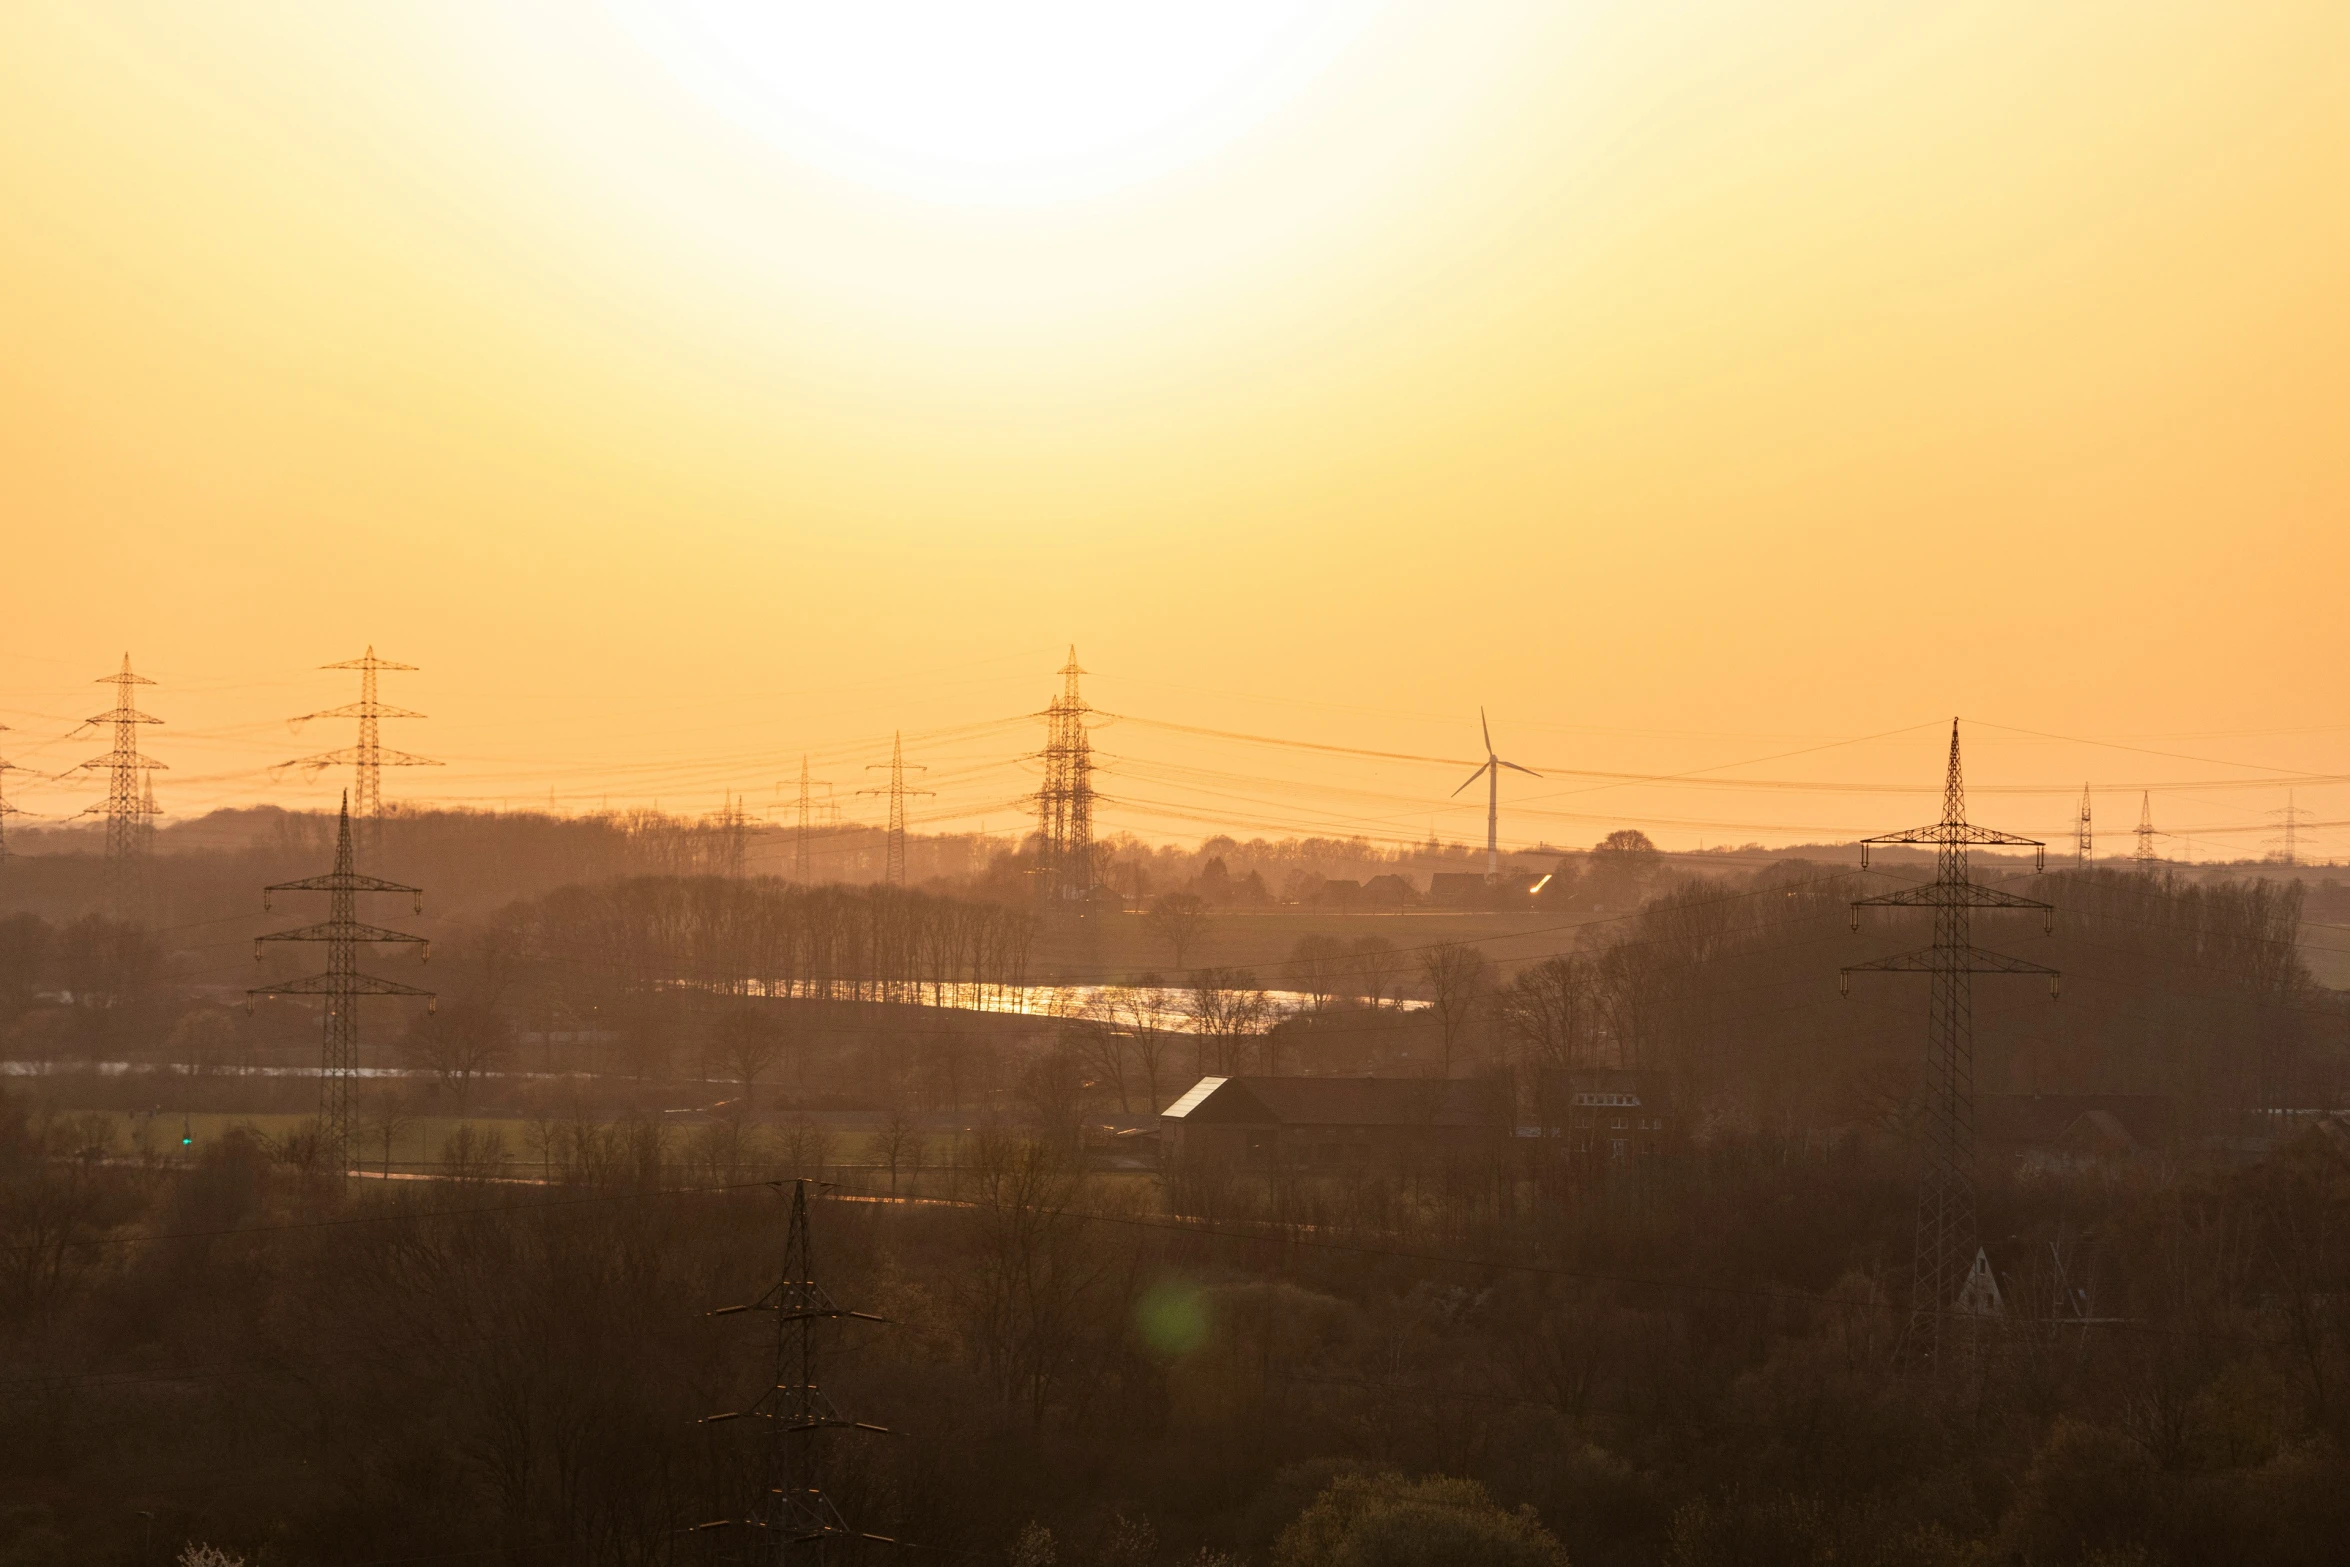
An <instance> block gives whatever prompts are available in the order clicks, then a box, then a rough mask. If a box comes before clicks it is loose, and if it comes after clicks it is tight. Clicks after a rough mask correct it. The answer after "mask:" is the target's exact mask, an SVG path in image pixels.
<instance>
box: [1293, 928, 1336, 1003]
mask: <svg viewBox="0 0 2350 1567" xmlns="http://www.w3.org/2000/svg"><path fill="white" fill-rule="evenodd" d="M1347 967H1348V965H1347V953H1346V944H1345V943H1344V942H1342V941H1340V940H1339V939H1338V938H1337V937H1336V936H1324V935H1319V934H1316V935H1311V936H1300V937H1298V938H1297V945H1296V946H1294V947H1292V948H1290V949H1289V967H1288V970H1287V973H1288V976H1289V983H1290V985H1291V987H1292V988H1293V989H1295V990H1296V991H1298V992H1299V993H1300V994H1301V995H1303V996H1304V997H1305V998H1306V1004H1307V1005H1308V1006H1309V1007H1311V1008H1312V1009H1313V1010H1314V1011H1316V1012H1321V1011H1325V1010H1327V1009H1328V1008H1329V1006H1330V1003H1331V1002H1333V1001H1335V1000H1336V999H1338V993H1339V992H1340V991H1341V990H1343V989H1345V988H1346V983H1347V978H1348V975H1347Z"/></svg>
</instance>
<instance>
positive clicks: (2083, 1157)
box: [1975, 1094, 2178, 1167]
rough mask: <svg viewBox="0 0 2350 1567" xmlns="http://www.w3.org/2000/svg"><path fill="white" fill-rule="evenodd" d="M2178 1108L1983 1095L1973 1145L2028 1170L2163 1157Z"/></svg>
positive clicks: (2127, 1097) (2131, 1101) (2101, 1099)
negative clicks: (2153, 1156)
mask: <svg viewBox="0 0 2350 1567" xmlns="http://www.w3.org/2000/svg"><path fill="white" fill-rule="evenodd" d="M2177 1136H2178V1106H2177V1105H2176V1103H2174V1102H2173V1101H2172V1100H2171V1099H2169V1098H2168V1097H2166V1096H2164V1095H2161V1094H1982V1095H1979V1096H1977V1098H1976V1100H1975V1140H1976V1142H1977V1143H1978V1144H1980V1145H1981V1146H1982V1148H1983V1150H1984V1152H1986V1153H1989V1154H1993V1155H2003V1156H2005V1157H2007V1158H2010V1159H2013V1160H2015V1161H2016V1162H2017V1163H2019V1164H2023V1165H2026V1166H2033V1167H2078V1166H2082V1165H2090V1164H2109V1163H2115V1162H2120V1161H2127V1160H2132V1159H2141V1158H2145V1157H2148V1156H2150V1155H2154V1154H2160V1153H2164V1152H2167V1151H2168V1150H2169V1149H2170V1148H2171V1147H2172V1146H2173V1144H2174V1143H2175V1142H2176V1140H2177Z"/></svg>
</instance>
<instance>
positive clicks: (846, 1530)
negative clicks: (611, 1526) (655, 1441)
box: [700, 1180, 898, 1567]
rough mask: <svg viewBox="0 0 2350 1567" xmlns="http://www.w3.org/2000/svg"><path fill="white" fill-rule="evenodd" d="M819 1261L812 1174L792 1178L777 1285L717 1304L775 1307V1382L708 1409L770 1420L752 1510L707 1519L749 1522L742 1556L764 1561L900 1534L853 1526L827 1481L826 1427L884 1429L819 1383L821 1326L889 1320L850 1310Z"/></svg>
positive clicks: (710, 1419) (809, 1559)
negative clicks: (747, 1299) (736, 1402)
mask: <svg viewBox="0 0 2350 1567" xmlns="http://www.w3.org/2000/svg"><path fill="white" fill-rule="evenodd" d="M815 1268H816V1264H815V1257H814V1252H813V1249H812V1247H811V1245H810V1243H809V1237H808V1183H807V1182H806V1181H804V1180H802V1181H794V1182H792V1193H791V1227H790V1229H789V1231H788V1232H787V1233H786V1235H785V1237H784V1243H783V1276H782V1277H781V1278H779V1279H777V1280H776V1282H775V1287H774V1288H772V1289H770V1290H769V1291H768V1292H767V1293H766V1294H764V1295H762V1296H760V1297H759V1298H758V1299H757V1300H756V1301H754V1302H752V1303H751V1304H750V1305H747V1306H723V1307H720V1308H719V1309H718V1310H716V1311H713V1312H711V1313H710V1315H711V1316H713V1317H731V1316H734V1315H737V1314H738V1313H742V1312H752V1311H771V1312H773V1313H774V1314H775V1361H774V1372H773V1374H772V1375H771V1376H770V1377H769V1378H768V1382H767V1391H766V1392H764V1393H762V1394H761V1395H760V1396H759V1398H758V1399H757V1401H755V1402H754V1403H753V1404H752V1405H751V1407H750V1408H748V1409H738V1410H733V1411H730V1412H728V1413H726V1414H722V1415H710V1416H707V1417H705V1419H704V1421H703V1423H704V1424H705V1425H708V1424H714V1423H716V1422H718V1421H721V1420H759V1421H764V1422H766V1426H767V1431H766V1436H767V1444H768V1448H767V1455H766V1463H765V1464H764V1466H763V1467H764V1469H765V1479H766V1484H765V1486H764V1487H763V1488H762V1490H761V1492H760V1495H759V1500H758V1502H757V1503H756V1504H755V1505H754V1506H753V1508H752V1510H751V1513H750V1515H749V1516H747V1517H743V1518H721V1519H717V1520H715V1521H713V1522H711V1523H706V1524H703V1525H701V1526H700V1527H701V1528H704V1529H725V1528H735V1527H739V1528H746V1529H748V1530H749V1531H751V1532H750V1536H749V1541H748V1548H747V1549H746V1550H745V1551H744V1552H743V1553H742V1555H741V1560H743V1561H745V1562H756V1563H760V1564H762V1567H785V1564H798V1563H818V1562H822V1561H824V1560H825V1559H826V1558H827V1557H828V1556H830V1555H831V1554H832V1547H833V1546H834V1545H835V1543H842V1544H845V1543H847V1542H850V1541H855V1540H874V1541H878V1542H880V1543H881V1544H883V1545H895V1544H897V1543H898V1542H897V1541H895V1540H892V1539H890V1538H889V1537H888V1536H886V1535H879V1534H862V1533H859V1532H858V1531H857V1530H854V1529H852V1528H850V1527H849V1525H848V1522H847V1520H846V1519H844V1518H842V1517H841V1513H840V1509H839V1508H838V1507H837V1506H835V1505H834V1503H833V1500H832V1498H831V1497H829V1496H827V1495H825V1494H824V1487H823V1484H822V1470H823V1452H822V1449H821V1447H820V1446H819V1443H820V1441H821V1439H822V1434H823V1433H824V1432H826V1431H833V1430H846V1431H878V1432H883V1433H884V1434H886V1433H887V1430H888V1428H887V1427H885V1426H877V1425H869V1424H867V1423H866V1422H864V1421H862V1420H851V1419H849V1418H848V1417H847V1416H845V1415H843V1414H842V1413H841V1412H840V1410H839V1408H838V1407H837V1406H835V1405H834V1403H833V1402H832V1400H831V1399H830V1398H828V1397H826V1396H825V1393H824V1390H823V1388H822V1387H820V1386H819V1385H818V1383H817V1372H818V1352H819V1350H820V1348H821V1346H820V1344H819V1343H818V1340H817V1329H818V1327H819V1326H820V1325H821V1324H823V1323H826V1322H831V1321H836V1320H840V1319H847V1320H849V1321H854V1322H884V1321H887V1320H888V1319H887V1318H884V1317H876V1316H874V1315H872V1314H871V1313H870V1312H863V1311H850V1310H848V1309H846V1308H845V1307H843V1306H842V1305H841V1304H840V1303H839V1302H837V1301H835V1300H834V1299H833V1298H832V1295H831V1292H830V1291H828V1290H826V1289H825V1288H824V1286H823V1285H821V1284H819V1283H817V1282H816V1272H815Z"/></svg>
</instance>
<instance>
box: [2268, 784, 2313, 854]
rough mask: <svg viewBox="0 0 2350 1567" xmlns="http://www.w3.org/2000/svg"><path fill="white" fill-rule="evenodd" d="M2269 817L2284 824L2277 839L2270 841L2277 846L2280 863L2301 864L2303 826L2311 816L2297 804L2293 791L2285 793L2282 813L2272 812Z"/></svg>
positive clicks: (2288, 790)
mask: <svg viewBox="0 0 2350 1567" xmlns="http://www.w3.org/2000/svg"><path fill="white" fill-rule="evenodd" d="M2269 815H2271V816H2274V817H2275V818H2276V819H2277V820H2278V821H2279V822H2280V823H2281V824H2282V830H2281V831H2279V832H2278V834H2277V835H2276V836H2275V837H2273V838H2271V839H2269V842H2271V843H2273V844H2275V845H2276V846H2277V858H2278V860H2279V862H2280V863H2282V864H2285V865H2298V864H2300V863H2301V824H2302V823H2303V822H2306V821H2307V820H2308V819H2309V814H2308V813H2307V812H2306V811H2304V810H2302V809H2301V807H2300V806H2299V805H2298V804H2296V803H2295V801H2294V799H2293V791H2292V790H2290V789H2287V790H2286V791H2285V808H2284V809H2283V810H2281V811H2271V812H2269Z"/></svg>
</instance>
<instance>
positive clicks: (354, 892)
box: [246, 794, 433, 1175]
mask: <svg viewBox="0 0 2350 1567" xmlns="http://www.w3.org/2000/svg"><path fill="white" fill-rule="evenodd" d="M280 892H323V893H325V894H326V895H327V916H326V918H325V920H323V921H322V922H320V923H318V924H316V925H301V926H297V927H296V928H294V929H292V930H281V931H277V932H274V933H273V934H270V935H267V936H260V937H257V938H255V940H254V942H253V961H254V962H256V963H258V962H260V961H261V947H262V943H263V942H270V941H308V942H324V943H325V944H326V970H325V972H323V973H319V974H312V975H311V976H309V977H308V978H307V979H294V980H287V981H286V982H285V983H283V984H277V985H256V986H254V987H253V988H252V989H251V990H249V991H247V992H246V994H247V995H248V996H253V997H260V996H320V997H323V998H324V999H325V1003H326V1010H325V1014H324V1018H323V1024H324V1028H323V1035H324V1037H323V1039H322V1041H321V1048H320V1052H319V1077H318V1133H319V1142H320V1145H321V1147H320V1152H321V1154H322V1155H323V1156H324V1157H325V1158H326V1159H327V1160H328V1161H330V1163H329V1168H331V1169H332V1170H334V1171H335V1172H336V1173H337V1174H338V1175H339V1174H342V1173H343V1172H345V1171H347V1170H349V1169H350V1167H351V1163H350V1159H351V1093H352V1089H353V1087H354V1086H355V1085H356V1084H357V1082H358V1078H359V999H360V998H361V997H362V996H422V997H424V998H425V1001H426V1005H427V1006H428V1007H429V1006H430V1005H431V1004H432V1001H433V993H432V992H431V991H429V990H419V989H417V988H416V987H415V986H414V985H403V984H401V983H400V982H399V981H397V980H390V979H378V978H376V977H375V976H374V975H372V974H362V973H360V972H359V949H360V947H362V946H364V945H369V944H372V943H374V942H379V941H384V942H400V943H403V944H406V945H410V946H414V947H417V948H419V949H420V952H419V956H422V957H430V956H431V953H432V948H431V945H430V943H428V942H427V941H426V940H425V938H423V937H422V936H411V935H409V934H407V933H406V932H405V931H397V930H386V929H384V928H383V927H382V926H380V925H364V924H361V923H360V921H359V894H361V893H363V892H404V893H407V894H408V895H409V896H410V897H412V898H414V899H415V900H416V902H415V910H416V912H417V913H419V914H421V913H423V912H424V890H423V889H422V888H420V887H410V886H406V885H404V884H402V883H400V882H396V881H385V880H384V879H383V878H382V877H380V876H363V875H361V874H360V873H359V868H358V864H357V855H356V854H355V853H354V852H353V850H352V844H351V797H350V796H349V795H348V794H345V795H344V796H343V811H342V821H341V824H340V826H339V827H338V828H337V829H336V833H335V868H334V869H333V870H331V871H329V872H327V873H326V874H325V875H324V876H305V877H303V878H302V879H301V880H300V881H281V882H275V883H272V884H271V885H269V886H267V887H264V888H262V889H261V907H262V908H263V910H265V911H266V910H267V909H268V908H269V904H270V898H271V896H272V895H274V894H276V893H280Z"/></svg>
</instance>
